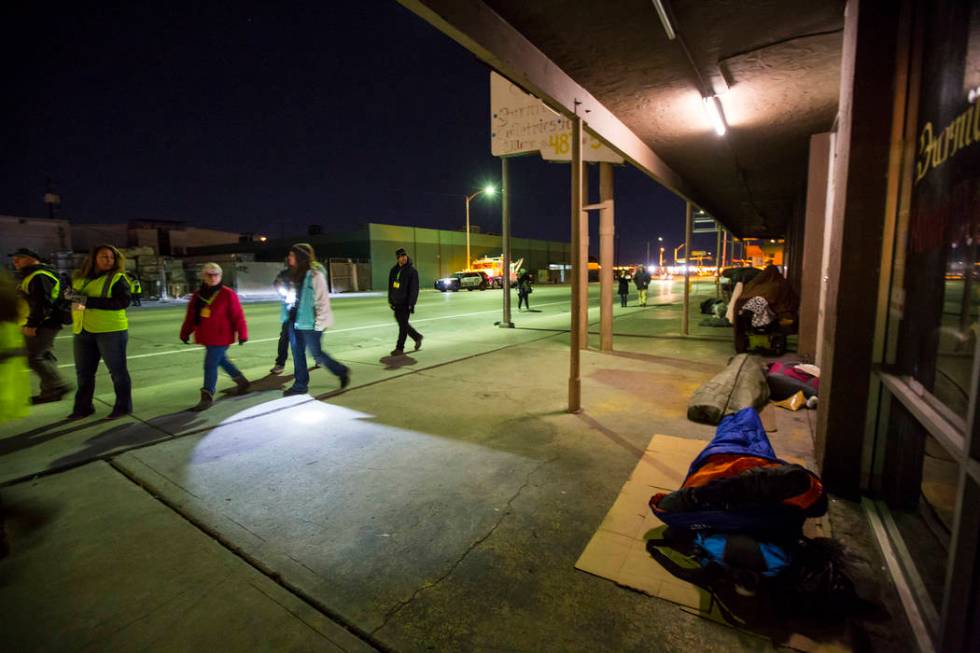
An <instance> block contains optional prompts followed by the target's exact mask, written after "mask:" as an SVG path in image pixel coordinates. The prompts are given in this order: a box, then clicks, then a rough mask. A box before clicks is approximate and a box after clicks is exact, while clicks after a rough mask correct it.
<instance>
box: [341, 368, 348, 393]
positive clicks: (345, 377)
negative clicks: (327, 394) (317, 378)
mask: <svg viewBox="0 0 980 653" xmlns="http://www.w3.org/2000/svg"><path fill="white" fill-rule="evenodd" d="M349 385H350V370H347V371H346V372H344V375H343V376H342V377H340V389H341V390H343V389H344V388H346V387H347V386H349Z"/></svg>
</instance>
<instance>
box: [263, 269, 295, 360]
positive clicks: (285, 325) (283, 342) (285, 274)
mask: <svg viewBox="0 0 980 653" xmlns="http://www.w3.org/2000/svg"><path fill="white" fill-rule="evenodd" d="M272 287H273V288H275V289H276V293H277V294H278V295H279V299H280V301H281V302H283V303H286V304H290V305H292V304H294V303H295V302H296V291H295V290H293V284H292V283H291V282H290V279H289V266H288V265H287V266H286V267H284V268H283V269H282V270H280V271H279V274H277V275H276V278H275V280H274V281H273V282H272ZM288 358H289V321H288V320H285V319H284V320H282V325H281V326H280V328H279V344H278V346H277V348H276V362H275V365H273V366H272V369H271V370H269V373H270V374H282V373H283V370H285V369H286V359H288Z"/></svg>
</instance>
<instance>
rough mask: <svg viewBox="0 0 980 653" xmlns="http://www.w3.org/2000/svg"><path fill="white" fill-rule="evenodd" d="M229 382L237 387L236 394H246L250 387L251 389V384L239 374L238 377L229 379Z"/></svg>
mask: <svg viewBox="0 0 980 653" xmlns="http://www.w3.org/2000/svg"><path fill="white" fill-rule="evenodd" d="M231 380H232V381H234V382H235V385H237V386H238V392H237V394H240V395H243V394H245V393H246V392H248V389H249V388H250V387H252V384H251V383H250V382H249V380H248V379H246V378H245V377H244V376H243V375H241V374H239V375H238V376H233V377H231Z"/></svg>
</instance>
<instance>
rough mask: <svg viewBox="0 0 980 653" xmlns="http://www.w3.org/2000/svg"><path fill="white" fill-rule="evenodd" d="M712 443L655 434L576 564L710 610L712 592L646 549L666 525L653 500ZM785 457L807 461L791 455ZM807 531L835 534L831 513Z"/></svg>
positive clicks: (674, 483) (680, 478)
mask: <svg viewBox="0 0 980 653" xmlns="http://www.w3.org/2000/svg"><path fill="white" fill-rule="evenodd" d="M706 444H707V442H706V441H704V440H691V439H688V438H678V437H674V436H670V435H655V436H653V438H652V439H651V440H650V444H648V445H647V448H646V451H644V453H643V457H642V458H641V459H640V462H639V463H637V465H636V468H635V469H634V470H633V473H632V474H631V475H630V477H629V480H627V481H626V484H625V485H623V489H622V490H620V492H619V496H618V497H616V501H615V503H613V506H612V508H610V509H609V512H608V513H607V514H606V518H605V519H604V520H603V521H602V523H601V524H600V525H599V530H597V531H596V533H595V535H593V536H592V539H591V540H590V541H589V544H588V545H587V546H586V547H585V551H583V552H582V555H581V556H579V559H578V562H576V563H575V568H576V569H580V570H582V571H585V572H588V573H590V574H594V575H596V576H599V577H601V578H606V579H608V580H611V581H613V582H614V583H617V584H619V585H623V586H625V587H629V588H632V589H635V590H639V591H641V592H645V593H647V594H649V595H651V596H656V597H658V598H662V599H666V600H668V601H672V602H674V603H677V604H680V605H682V606H686V607H689V608H693V609H696V610H704V611H709V610H710V609H711V601H710V597H709V596H708V594H707V592H705V591H703V590H701V589H700V588H698V587H695V586H694V585H691V584H690V583H686V582H684V581H682V580H680V579H678V578H675V577H674V576H672V575H671V574H670V573H669V572H668V571H667V570H665V569H664V568H663V567H661V566H660V565H659V564H658V563H657V562H656V561H655V560H654V559H653V558H652V557H650V554H649V553H647V550H646V540H647V539H650V538H649V537H647V534H648V533H649V532H650V531H651V530H655V529H658V528H661V527H663V525H664V524H663V522H661V521H660V520H659V519H657V518H656V517H654V516H653V513H651V511H650V509H649V508H648V506H647V502H648V501H649V500H650V497H651V496H652V495H654V494H656V493H657V492H672V491H674V490H676V489H677V488H679V487H680V485H681V483H682V482H683V480H684V476H685V475H686V474H687V469H688V467H689V466H690V465H691V461H693V460H694V458H695V457H696V456H697V455H698V454H699V453H700V452H701V450H702V449H703V448H704V447H705V445H706ZM776 453H777V455H778V453H779V452H778V451H777V452H776ZM785 459H786V460H788V461H789V462H794V463H799V464H802V463H801V462H800V461H799V460H796V459H794V458H793V457H790V456H787V457H785ZM804 533H805V534H806V535H807V536H808V537H830V528H829V523H828V522H827V521H826V519H825V518H821V519H819V520H813V519H810V520H807V523H806V526H805V527H804Z"/></svg>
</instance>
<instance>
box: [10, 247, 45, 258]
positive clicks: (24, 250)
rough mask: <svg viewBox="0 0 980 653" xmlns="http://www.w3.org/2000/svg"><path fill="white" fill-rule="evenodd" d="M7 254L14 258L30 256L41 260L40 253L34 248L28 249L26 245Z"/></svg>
mask: <svg viewBox="0 0 980 653" xmlns="http://www.w3.org/2000/svg"><path fill="white" fill-rule="evenodd" d="M7 256H9V257H10V258H13V257H15V256H30V257H31V258H36V259H37V260H39V261H40V260H41V255H40V254H38V253H37V252H35V251H34V250H33V249H27V248H26V247H18V248H17V251H14V252H10V253H9V254H7Z"/></svg>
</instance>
